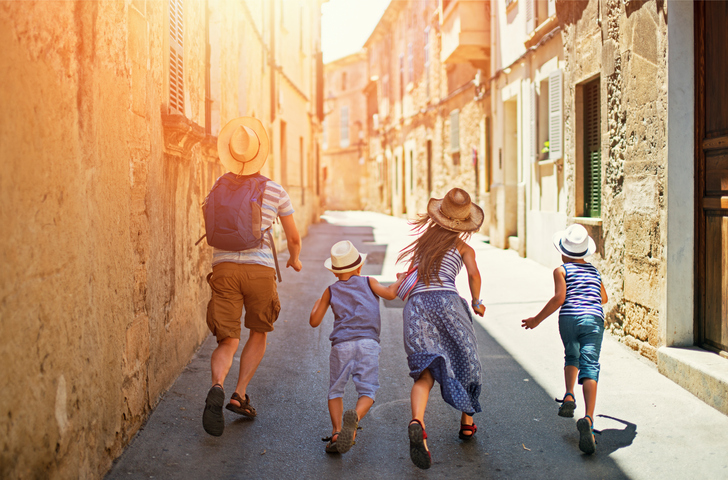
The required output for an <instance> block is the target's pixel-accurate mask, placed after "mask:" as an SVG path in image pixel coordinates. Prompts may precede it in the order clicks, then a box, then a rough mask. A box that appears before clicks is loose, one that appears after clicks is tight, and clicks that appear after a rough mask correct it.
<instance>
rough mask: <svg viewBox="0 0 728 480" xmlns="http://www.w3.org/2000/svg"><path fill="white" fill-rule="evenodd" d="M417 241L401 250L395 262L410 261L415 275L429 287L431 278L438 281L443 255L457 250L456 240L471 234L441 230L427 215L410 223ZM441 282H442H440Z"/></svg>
mask: <svg viewBox="0 0 728 480" xmlns="http://www.w3.org/2000/svg"><path fill="white" fill-rule="evenodd" d="M410 225H412V226H413V228H412V230H413V231H414V232H415V234H416V235H418V237H417V239H416V240H415V241H414V242H412V243H410V244H409V245H408V246H406V247H405V248H403V249H402V250H401V251H400V253H399V256H398V257H397V262H406V261H407V260H410V261H411V262H412V263H413V264H414V265H417V266H418V267H417V274H418V276H419V278H420V279H422V281H423V282H425V285H428V286H429V285H430V279H431V278H438V279H439V271H440V265H441V264H442V259H443V258H444V257H445V254H446V253H447V252H448V251H450V249H452V248H457V245H458V239H460V240H467V239H468V238H470V235H471V234H472V232H453V231H450V230H447V229H445V228H442V227H441V226H440V225H438V224H437V223H435V222H434V221H433V220H432V219H431V218H430V216H429V215H427V214H424V215H418V217H417V220H415V221H413V222H410ZM440 282H442V280H440Z"/></svg>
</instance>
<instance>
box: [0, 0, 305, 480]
mask: <svg viewBox="0 0 728 480" xmlns="http://www.w3.org/2000/svg"><path fill="white" fill-rule="evenodd" d="M248 3H249V4H250V6H251V8H253V7H255V6H256V4H255V2H248ZM309 3H310V4H311V5H309V8H312V9H313V10H312V11H314V12H318V2H317V1H311V2H309ZM210 5H211V8H212V13H213V18H214V19H215V21H216V22H218V24H219V27H220V31H219V35H217V36H215V35H211V38H212V39H213V40H212V41H213V42H215V40H214V39H215V38H216V39H217V43H215V44H214V45H213V48H212V55H213V58H212V64H213V65H217V66H218V67H219V71H216V70H215V71H213V72H212V75H211V80H212V82H211V83H212V87H213V88H212V96H213V100H214V102H213V121H212V124H211V127H212V128H211V130H212V135H211V136H210V135H208V136H206V135H205V128H204V126H205V50H206V42H207V40H206V38H205V23H204V22H205V12H204V11H205V3H204V2H191V1H187V2H184V19H185V41H184V57H185V60H184V61H185V67H184V72H185V89H184V92H185V108H184V110H185V112H184V113H185V115H184V116H183V115H168V114H167V95H168V78H167V75H168V66H167V61H168V48H169V44H168V37H167V29H168V26H167V23H166V22H167V20H166V18H167V2H161V1H150V2H145V1H143V0H134V1H132V2H87V1H75V2H66V1H64V2H30V1H27V2H2V3H0V24H2V25H3V28H1V29H0V37H1V38H2V42H3V52H2V54H0V62H2V65H3V68H2V69H0V85H2V87H1V88H0V102H1V103H2V105H4V106H5V107H6V108H4V109H3V113H2V114H1V115H0V144H2V145H3V147H2V167H0V185H1V188H0V200H1V201H2V203H3V205H4V207H3V209H2V212H3V213H2V224H3V228H2V233H0V252H1V253H2V257H3V273H2V277H1V278H0V291H1V292H2V299H3V301H2V303H1V304H0V319H1V320H2V321H0V339H1V340H0V342H1V343H0V364H1V365H2V369H0V390H1V391H2V392H3V395H2V399H0V430H1V431H2V432H3V436H2V438H1V439H0V477H2V478H99V477H101V476H102V475H103V474H104V472H106V470H107V469H108V468H109V466H110V465H111V462H112V461H113V459H114V458H115V457H116V456H118V455H119V454H120V453H121V451H122V449H123V447H124V446H125V445H126V444H127V443H128V442H129V441H130V440H131V438H132V437H133V435H134V434H135V432H136V431H137V430H138V429H139V428H140V426H141V425H142V424H143V422H144V421H145V419H146V418H147V417H148V415H149V414H150V412H151V410H152V408H154V406H155V405H156V404H157V402H158V400H159V396H160V395H161V394H162V393H163V392H164V391H165V390H166V389H167V388H168V387H169V386H170V385H171V383H172V382H173V381H174V379H175V378H176V376H177V375H178V374H179V372H180V371H181V369H182V368H183V367H184V365H186V363H187V362H188V360H189V359H190V357H191V356H192V354H193V353H194V352H195V350H196V349H197V347H198V346H199V345H200V343H201V342H202V340H203V339H204V338H205V337H206V336H207V335H208V334H209V332H208V330H207V327H206V324H205V321H204V317H205V306H206V303H207V300H208V298H209V289H208V287H207V285H206V284H205V281H204V278H205V275H206V274H207V273H208V272H209V271H210V254H211V252H210V248H209V247H207V246H206V245H205V244H204V243H203V244H201V245H200V246H197V247H196V246H195V245H194V243H195V241H196V240H197V239H198V238H199V237H200V236H201V234H202V232H203V230H204V226H203V220H202V218H201V208H200V207H201V204H202V201H203V200H204V197H205V196H206V194H207V192H208V190H209V188H210V186H211V185H212V183H213V182H214V181H215V179H216V178H217V177H218V176H219V175H220V174H222V173H223V170H222V168H221V166H220V164H219V162H218V160H217V154H216V137H215V135H216V134H217V129H219V126H220V125H221V124H224V123H225V122H226V121H228V120H229V119H231V118H234V117H237V116H239V115H245V114H253V113H254V114H256V115H257V116H259V118H262V119H263V120H264V124H266V123H267V124H268V125H270V121H269V118H270V111H269V110H270V108H269V107H268V105H269V101H268V100H269V90H268V88H269V87H268V85H269V82H267V81H266V79H269V77H268V75H269V72H268V67H267V65H266V64H265V63H263V62H264V60H265V58H266V56H265V47H264V46H263V45H262V44H261V43H260V41H259V40H258V38H257V37H256V36H255V35H254V27H252V24H251V23H250V21H251V17H250V15H249V13H250V12H246V11H245V10H244V7H245V5H246V4H243V3H241V2H237V1H233V0H227V1H224V2H211V4H210ZM260 6H262V5H260ZM312 25H313V26H312V27H311V33H310V36H309V39H311V42H310V44H307V46H306V55H305V56H303V57H302V58H303V59H304V60H305V61H308V62H310V61H312V59H313V57H314V56H313V51H312V45H314V44H315V41H314V40H313V39H312V38H311V37H314V36H318V23H317V21H316V22H312ZM216 33H218V32H216ZM284 48H285V47H284ZM304 60H302V61H304ZM248 62H249V63H256V64H258V68H257V69H256V68H248V67H247V63H248ZM213 68H214V67H213ZM301 69H302V70H304V73H302V74H301V76H302V77H306V75H307V74H305V69H304V68H303V67H302V68H301ZM308 71H311V67H310V66H309V67H308ZM302 81H303V80H302ZM306 82H308V83H307V84H304V85H308V87H307V88H308V90H309V91H311V93H310V94H309V95H312V93H313V92H312V91H313V90H314V87H313V86H312V85H313V83H314V82H313V81H312V80H311V79H308V80H306ZM289 103H290V104H291V105H295V107H292V108H291V110H290V112H289V113H287V114H288V115H290V117H289V122H290V123H291V124H293V123H296V122H300V123H301V124H302V125H303V127H301V128H302V129H303V130H304V133H303V134H302V135H303V136H304V137H305V139H306V144H307V145H308V147H307V152H306V155H305V157H306V158H307V159H310V157H311V155H310V152H311V151H312V148H311V146H312V145H313V142H315V139H316V135H317V130H316V127H315V125H313V124H312V123H311V122H312V120H310V119H309V117H310V116H309V115H308V111H307V110H306V109H305V108H301V107H300V104H302V103H305V102H301V101H299V102H298V104H297V103H296V102H289ZM311 104H312V105H315V99H314V98H313V97H311ZM301 119H303V120H301ZM274 153H275V149H274ZM274 162H275V154H274V155H273V156H272V161H271V162H270V164H269V165H266V169H268V170H265V169H264V171H263V173H264V174H269V175H272V176H273V178H274V180H275V179H276V177H275V168H273V167H274ZM306 167H307V168H310V167H311V164H310V163H308V164H307V165H306ZM309 177H310V179H309ZM313 177H314V175H313V174H309V175H308V176H307V177H306V182H308V183H306V186H305V187H306V188H309V189H310V190H312V185H313ZM289 188H290V187H289ZM291 189H292V188H291ZM293 196H294V195H292V197H293ZM296 202H297V200H296V199H294V205H295V206H296V208H297V210H299V211H302V212H304V214H302V215H300V216H297V221H298V223H299V225H300V227H301V230H302V231H304V232H305V230H306V228H307V225H308V224H309V223H310V222H311V221H312V218H313V217H314V214H313V213H312V212H313V210H314V209H315V207H314V206H312V205H313V204H314V203H315V199H311V202H310V203H309V204H307V205H306V206H305V207H303V206H302V205H300V204H296ZM201 388H204V386H201Z"/></svg>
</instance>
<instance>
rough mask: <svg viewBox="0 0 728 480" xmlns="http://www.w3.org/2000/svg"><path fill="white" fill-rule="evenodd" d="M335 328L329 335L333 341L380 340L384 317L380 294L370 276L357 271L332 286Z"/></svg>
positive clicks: (332, 342)
mask: <svg viewBox="0 0 728 480" xmlns="http://www.w3.org/2000/svg"><path fill="white" fill-rule="evenodd" d="M329 293H330V294H331V302H330V303H331V310H332V311H333V312H334V329H333V331H332V332H331V335H330V336H329V340H331V345H336V344H337V343H341V342H349V341H351V340H361V339H364V338H370V339H372V340H376V341H377V343H379V330H380V329H381V326H382V320H381V317H380V316H379V297H378V296H377V295H375V294H374V292H373V291H372V287H370V286H369V277H362V276H361V275H353V276H352V277H349V279H348V280H345V281H344V280H338V281H336V282H334V283H333V284H332V285H331V286H329Z"/></svg>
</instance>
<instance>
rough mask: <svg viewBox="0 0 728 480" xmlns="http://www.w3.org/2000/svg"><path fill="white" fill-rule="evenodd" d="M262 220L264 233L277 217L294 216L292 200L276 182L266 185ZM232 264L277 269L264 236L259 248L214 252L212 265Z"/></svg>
mask: <svg viewBox="0 0 728 480" xmlns="http://www.w3.org/2000/svg"><path fill="white" fill-rule="evenodd" d="M261 212H262V218H261V222H260V231H261V232H264V231H265V230H266V229H267V228H268V227H270V226H271V225H273V222H274V221H275V219H276V217H278V216H280V217H285V216H287V215H292V214H293V206H292V205H291V199H290V197H289V196H288V193H286V191H285V190H283V187H281V186H280V185H278V184H277V183H276V182H274V181H272V180H269V181H268V182H267V183H266V185H265V193H264V194H263V205H262V208H261ZM223 262H231V263H255V264H257V265H264V266H266V267H270V268H276V266H275V263H274V262H273V250H271V246H270V238H269V237H268V235H267V234H266V235H263V243H262V244H261V246H260V247H259V248H251V249H249V250H243V251H241V252H230V251H227V250H220V249H219V248H215V249H213V251H212V264H213V265H217V264H218V263H223Z"/></svg>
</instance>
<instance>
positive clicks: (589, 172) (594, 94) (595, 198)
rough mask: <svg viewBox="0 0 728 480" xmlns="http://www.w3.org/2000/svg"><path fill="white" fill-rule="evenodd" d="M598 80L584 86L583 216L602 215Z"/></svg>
mask: <svg viewBox="0 0 728 480" xmlns="http://www.w3.org/2000/svg"><path fill="white" fill-rule="evenodd" d="M599 111H600V103H599V79H598V78H597V79H596V80H593V81H591V82H589V83H587V84H586V85H584V117H583V119H584V125H583V128H584V216H585V217H600V216H601V215H602V152H601V143H602V142H601V121H600V120H601V119H600V118H599Z"/></svg>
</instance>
